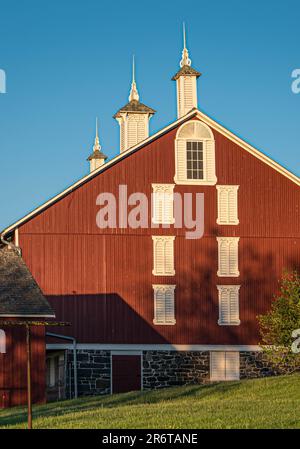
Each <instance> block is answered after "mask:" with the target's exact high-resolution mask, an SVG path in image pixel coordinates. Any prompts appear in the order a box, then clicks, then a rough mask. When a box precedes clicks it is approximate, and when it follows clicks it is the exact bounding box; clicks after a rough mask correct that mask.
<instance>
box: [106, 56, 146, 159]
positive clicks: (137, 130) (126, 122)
mask: <svg viewBox="0 0 300 449" xmlns="http://www.w3.org/2000/svg"><path fill="white" fill-rule="evenodd" d="M153 114H155V110H154V109H152V108H149V107H148V106H146V105H145V104H143V103H141V102H140V97H139V93H138V90H137V87H136V82H135V62H134V57H133V60H132V83H131V90H130V95H129V103H127V104H126V105H125V106H123V107H122V108H121V109H119V110H118V112H117V113H116V114H115V115H114V118H115V119H116V120H117V121H118V123H119V125H120V152H121V153H122V152H123V151H125V150H127V149H128V148H131V147H133V146H135V145H137V144H138V143H140V142H142V141H143V140H145V139H147V137H149V121H150V118H151V117H152V115H153Z"/></svg>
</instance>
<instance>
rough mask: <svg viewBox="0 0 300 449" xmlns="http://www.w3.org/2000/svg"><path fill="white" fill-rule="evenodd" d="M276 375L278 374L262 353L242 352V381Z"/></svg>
mask: <svg viewBox="0 0 300 449" xmlns="http://www.w3.org/2000/svg"><path fill="white" fill-rule="evenodd" d="M275 375H276V372H275V371H274V370H273V369H272V368H271V367H270V365H269V364H268V362H267V361H266V358H265V356H264V354H263V353H262V352H240V378H241V379H253V378H256V377H267V376H275Z"/></svg>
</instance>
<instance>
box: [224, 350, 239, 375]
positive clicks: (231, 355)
mask: <svg viewBox="0 0 300 449" xmlns="http://www.w3.org/2000/svg"><path fill="white" fill-rule="evenodd" d="M225 366H226V367H225V371H226V380H239V378H240V353H239V352H229V351H228V352H225Z"/></svg>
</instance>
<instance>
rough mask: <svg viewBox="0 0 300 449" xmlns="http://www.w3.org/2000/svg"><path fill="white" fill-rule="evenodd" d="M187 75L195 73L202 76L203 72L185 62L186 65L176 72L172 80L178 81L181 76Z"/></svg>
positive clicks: (197, 76) (194, 74)
mask: <svg viewBox="0 0 300 449" xmlns="http://www.w3.org/2000/svg"><path fill="white" fill-rule="evenodd" d="M185 75H193V76H196V78H199V76H201V73H200V72H197V70H195V69H193V67H191V66H190V65H186V64H185V65H184V66H182V67H181V69H180V70H178V72H177V73H175V75H174V76H173V78H172V80H174V81H176V80H177V79H178V78H179V77H180V76H185Z"/></svg>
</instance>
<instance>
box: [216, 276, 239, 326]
mask: <svg viewBox="0 0 300 449" xmlns="http://www.w3.org/2000/svg"><path fill="white" fill-rule="evenodd" d="M217 287H218V291H219V320H218V324H219V325H229V326H230V325H232V326H235V325H239V324H240V318H239V289H240V286H239V285H218V286H217Z"/></svg>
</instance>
